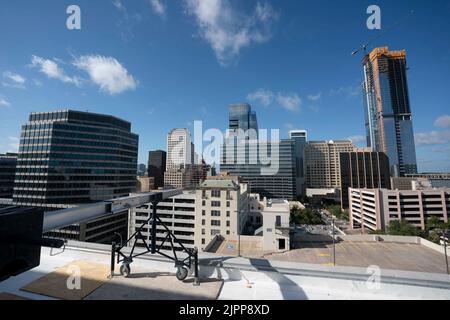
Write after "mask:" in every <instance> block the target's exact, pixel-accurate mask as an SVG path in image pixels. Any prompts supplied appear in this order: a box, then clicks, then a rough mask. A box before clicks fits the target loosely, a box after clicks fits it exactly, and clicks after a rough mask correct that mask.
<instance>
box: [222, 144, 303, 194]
mask: <svg viewBox="0 0 450 320" xmlns="http://www.w3.org/2000/svg"><path fill="white" fill-rule="evenodd" d="M221 159H222V160H221V165H220V170H221V171H222V172H227V173H229V174H230V175H231V176H238V177H240V178H242V181H243V182H244V183H247V184H248V188H249V191H250V192H251V193H258V194H260V195H261V197H267V198H272V199H288V200H293V199H295V198H296V195H297V190H296V175H297V174H296V162H295V142H294V141H293V140H281V141H280V142H259V141H257V140H256V141H255V140H241V141H240V142H239V141H237V140H236V138H235V137H230V138H228V139H226V143H225V144H224V145H223V146H222V154H221Z"/></svg>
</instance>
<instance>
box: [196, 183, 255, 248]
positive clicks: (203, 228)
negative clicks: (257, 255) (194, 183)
mask: <svg viewBox="0 0 450 320" xmlns="http://www.w3.org/2000/svg"><path fill="white" fill-rule="evenodd" d="M248 201H249V200H248V194H247V185H246V184H242V183H239V179H238V178H237V177H231V176H230V177H228V179H225V178H224V177H219V178H218V179H214V177H211V178H210V179H208V180H206V181H204V182H203V183H202V184H201V185H200V187H199V188H198V189H197V191H196V206H195V207H196V210H195V211H196V216H195V226H196V228H195V229H196V230H195V246H196V247H197V248H199V250H204V249H205V248H206V246H207V245H208V244H209V243H210V242H211V241H212V240H213V239H214V238H216V237H218V236H222V237H225V238H227V239H237V238H238V235H240V234H242V232H243V230H244V228H245V226H246V223H247V214H248Z"/></svg>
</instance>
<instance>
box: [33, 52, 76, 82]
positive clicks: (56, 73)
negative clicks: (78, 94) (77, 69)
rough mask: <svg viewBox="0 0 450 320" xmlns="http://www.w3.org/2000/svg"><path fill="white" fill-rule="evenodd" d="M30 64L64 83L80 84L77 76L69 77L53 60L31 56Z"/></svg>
mask: <svg viewBox="0 0 450 320" xmlns="http://www.w3.org/2000/svg"><path fill="white" fill-rule="evenodd" d="M31 66H32V67H35V68H39V71H40V72H42V73H44V74H45V75H47V77H49V78H51V79H57V80H60V81H62V82H64V83H72V84H74V85H76V86H80V79H78V78H77V77H69V76H68V75H67V74H66V73H65V71H64V70H63V69H62V68H61V67H59V65H58V63H56V61H55V60H50V59H44V58H41V57H38V56H33V57H32V60H31Z"/></svg>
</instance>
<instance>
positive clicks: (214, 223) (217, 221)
mask: <svg viewBox="0 0 450 320" xmlns="http://www.w3.org/2000/svg"><path fill="white" fill-rule="evenodd" d="M211 225H212V226H216V227H220V220H211Z"/></svg>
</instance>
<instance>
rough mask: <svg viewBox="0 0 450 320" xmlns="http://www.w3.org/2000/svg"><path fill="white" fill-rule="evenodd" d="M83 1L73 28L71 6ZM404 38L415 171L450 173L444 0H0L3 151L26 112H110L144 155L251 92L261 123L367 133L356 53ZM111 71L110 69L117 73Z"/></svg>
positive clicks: (449, 12)
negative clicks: (371, 24) (374, 18)
mask: <svg viewBox="0 0 450 320" xmlns="http://www.w3.org/2000/svg"><path fill="white" fill-rule="evenodd" d="M70 4H76V5H78V6H79V7H80V8H81V30H68V29H67V28H66V19H67V17H68V15H67V14H66V8H67V7H68V6H69V5H70ZM371 4H377V5H378V6H379V7H380V8H381V18H382V29H386V28H388V27H389V26H391V25H393V24H395V23H396V22H397V21H399V20H401V19H402V18H403V17H405V16H407V15H408V13H409V12H410V11H411V10H412V9H414V10H415V13H414V15H412V16H411V17H410V18H409V19H408V20H406V21H405V22H404V23H402V24H401V25H399V26H398V27H396V28H395V29H393V30H391V31H390V32H388V33H386V34H385V35H384V36H383V37H382V38H380V39H378V40H377V41H376V42H374V43H373V44H372V47H373V46H386V45H387V46H389V47H390V48H391V49H406V50H407V58H408V64H409V67H410V70H409V79H408V80H409V89H410V99H411V107H412V111H413V119H414V131H415V133H416V138H417V157H418V162H419V170H420V171H450V116H449V115H450V102H449V101H450V80H449V74H450V41H449V39H450V0H433V1H431V2H430V1H376V2H372V1H370V2H369V1H356V0H350V1H321V0H318V1H294V0H278V1H265V0H259V1H253V0H248V1H233V0H209V1H207V0H204V1H201V0H180V1H168V0H127V1H125V0H122V1H119V0H114V1H113V0H96V1H88V0H71V1H64V0H42V1H26V0H14V1H12V0H5V1H1V2H0V39H1V40H0V117H1V119H2V120H1V126H0V152H6V151H14V150H15V148H16V147H17V142H18V141H17V137H19V135H20V126H21V124H23V123H25V122H26V120H27V115H28V114H29V113H30V112H32V111H49V110H56V109H62V108H73V109H78V110H89V111H92V112H99V113H107V114H112V115H115V116H118V117H121V118H124V119H126V120H128V121H130V122H132V126H133V131H134V132H135V133H138V134H139V135H140V148H139V150H140V151H139V160H140V162H146V161H147V151H148V150H151V149H157V148H162V149H165V141H166V134H167V132H168V131H169V130H170V129H171V128H174V127H186V128H189V129H190V130H191V131H192V132H193V127H192V125H193V121H194V120H203V121H204V127H206V128H219V129H222V130H224V129H226V126H227V114H228V109H227V106H228V105H229V104H231V103H235V102H246V101H247V102H250V103H251V104H252V106H253V108H254V109H255V110H256V111H257V114H258V121H259V125H260V127H262V128H268V129H270V128H279V129H280V130H281V134H282V135H284V136H286V134H287V132H288V130H289V129H291V128H298V129H307V130H308V132H309V137H310V139H311V140H321V139H344V138H349V137H353V138H354V141H355V142H358V144H359V145H363V144H364V142H362V140H363V139H362V138H363V136H364V134H365V130H364V112H363V107H362V96H361V90H360V84H361V82H362V79H363V74H362V67H361V64H360V60H361V58H362V57H361V56H351V55H350V53H351V52H352V51H353V50H355V49H357V48H358V47H359V46H360V45H361V44H363V43H365V42H366V41H367V40H368V39H370V38H372V37H374V36H376V35H377V34H379V33H380V31H378V30H369V29H367V27H366V20H367V18H368V14H366V9H367V7H368V6H369V5H371ZM111 79H115V80H114V81H113V80H111Z"/></svg>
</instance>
